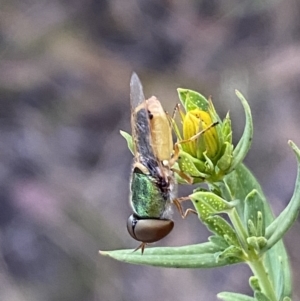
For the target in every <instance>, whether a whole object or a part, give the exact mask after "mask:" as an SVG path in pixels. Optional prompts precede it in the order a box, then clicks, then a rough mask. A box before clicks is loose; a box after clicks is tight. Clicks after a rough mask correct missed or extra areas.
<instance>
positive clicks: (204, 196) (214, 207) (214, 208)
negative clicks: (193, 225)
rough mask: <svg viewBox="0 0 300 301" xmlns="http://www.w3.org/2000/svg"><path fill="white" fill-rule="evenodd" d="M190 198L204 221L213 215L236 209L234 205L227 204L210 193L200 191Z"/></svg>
mask: <svg viewBox="0 0 300 301" xmlns="http://www.w3.org/2000/svg"><path fill="white" fill-rule="evenodd" d="M189 198H190V199H191V201H192V202H193V204H194V207H195V209H196V211H197V212H198V214H199V216H200V217H201V219H202V220H206V219H207V217H209V216H210V215H211V214H216V213H221V212H226V211H228V210H230V209H232V208H233V207H234V204H233V203H229V202H226V201H225V200H224V199H222V198H221V197H219V196H217V195H215V194H214V193H212V192H210V191H198V192H195V193H193V194H191V195H190V196H189Z"/></svg>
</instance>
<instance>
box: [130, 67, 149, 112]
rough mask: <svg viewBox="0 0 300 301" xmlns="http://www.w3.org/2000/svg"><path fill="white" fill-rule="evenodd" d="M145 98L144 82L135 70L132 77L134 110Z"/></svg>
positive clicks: (131, 94)
mask: <svg viewBox="0 0 300 301" xmlns="http://www.w3.org/2000/svg"><path fill="white" fill-rule="evenodd" d="M144 100H145V96H144V92H143V86H142V83H141V81H140V79H139V77H138V76H137V74H136V73H135V72H134V73H132V75H131V79H130V102H131V108H132V110H134V109H135V108H136V107H137V106H138V105H140V104H141V103H142V102H143V101H144Z"/></svg>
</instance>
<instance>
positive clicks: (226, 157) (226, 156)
mask: <svg viewBox="0 0 300 301" xmlns="http://www.w3.org/2000/svg"><path fill="white" fill-rule="evenodd" d="M223 147H224V151H223V152H222V153H223V155H222V157H221V158H220V159H219V161H218V162H217V166H218V168H219V169H220V170H222V171H226V170H227V169H228V168H229V167H230V166H231V163H232V160H233V156H232V150H233V145H232V144H230V143H228V142H225V143H224V146H223Z"/></svg>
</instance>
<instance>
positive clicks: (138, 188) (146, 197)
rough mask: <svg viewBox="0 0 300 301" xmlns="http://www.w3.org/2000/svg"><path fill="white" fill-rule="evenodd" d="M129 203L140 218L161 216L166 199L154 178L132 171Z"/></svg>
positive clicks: (164, 208)
mask: <svg viewBox="0 0 300 301" xmlns="http://www.w3.org/2000/svg"><path fill="white" fill-rule="evenodd" d="M130 188H131V198H130V203H131V206H132V209H133V211H134V212H135V213H136V214H137V215H138V216H139V217H140V218H162V216H163V214H164V213H165V211H166V206H167V203H168V202H167V200H166V199H165V198H164V196H163V194H162V191H161V189H160V188H159V186H158V185H157V182H156V180H155V178H153V177H152V176H150V175H145V174H143V173H137V172H133V173H132V181H131V187H130Z"/></svg>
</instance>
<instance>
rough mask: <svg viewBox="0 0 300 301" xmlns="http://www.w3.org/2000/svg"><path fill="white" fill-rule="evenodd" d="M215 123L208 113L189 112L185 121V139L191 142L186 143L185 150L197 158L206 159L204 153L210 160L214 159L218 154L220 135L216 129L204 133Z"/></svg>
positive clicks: (198, 110) (200, 111)
mask: <svg viewBox="0 0 300 301" xmlns="http://www.w3.org/2000/svg"><path fill="white" fill-rule="evenodd" d="M212 123H213V120H212V118H211V116H210V114H209V113H208V112H205V111H202V110H200V109H194V110H191V111H188V112H187V113H186V115H185V117H184V120H183V139H184V140H185V141H186V140H190V142H187V143H184V144H183V148H184V149H185V151H186V152H188V153H189V154H190V155H192V156H193V157H195V158H199V159H202V158H204V156H203V152H206V156H207V157H208V158H211V159H213V158H214V157H215V156H216V155H217V153H218V144H219V142H218V134H217V131H216V129H215V127H212V128H210V129H208V130H207V131H204V132H203V133H202V134H200V135H198V136H197V134H199V133H200V132H201V131H203V130H205V129H206V128H208V127H209V126H210V125H211V124H212Z"/></svg>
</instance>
